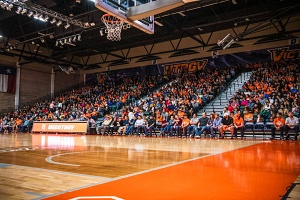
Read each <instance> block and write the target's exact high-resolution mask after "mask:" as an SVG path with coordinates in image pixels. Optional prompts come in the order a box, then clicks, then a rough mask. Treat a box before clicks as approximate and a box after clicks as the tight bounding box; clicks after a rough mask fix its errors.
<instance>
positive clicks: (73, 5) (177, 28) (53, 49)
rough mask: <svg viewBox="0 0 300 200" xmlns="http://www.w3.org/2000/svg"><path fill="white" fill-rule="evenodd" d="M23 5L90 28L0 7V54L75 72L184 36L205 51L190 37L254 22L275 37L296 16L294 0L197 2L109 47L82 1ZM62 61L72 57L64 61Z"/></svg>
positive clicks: (86, 0) (126, 33)
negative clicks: (150, 30)
mask: <svg viewBox="0 0 300 200" xmlns="http://www.w3.org/2000/svg"><path fill="white" fill-rule="evenodd" d="M235 2H236V3H235ZM26 4H27V5H28V6H31V5H34V4H35V5H40V6H43V7H45V8H48V9H49V10H52V11H55V12H57V13H60V14H62V15H65V16H67V17H70V18H72V19H76V20H78V21H80V22H82V23H86V22H89V23H94V24H95V25H94V26H89V27H87V28H82V27H79V26H75V25H71V27H70V28H68V29H65V28H64V24H62V25H61V26H60V27H57V26H56V25H55V24H51V23H49V22H42V21H39V20H37V19H34V18H29V17H27V15H20V14H17V13H16V12H15V11H16V10H17V7H15V8H13V9H12V11H7V10H6V9H2V8H1V7H0V35H3V39H2V45H1V46H2V47H3V48H2V50H0V54H4V55H18V56H20V57H21V56H22V57H23V58H25V60H27V61H28V62H31V61H38V62H44V63H55V62H59V63H65V64H73V65H74V66H76V67H77V68H81V67H82V68H83V65H82V64H79V63H78V62H77V61H75V60H74V59H73V58H74V57H80V58H82V57H89V56H92V55H96V54H101V53H106V54H108V55H109V54H113V53H112V52H114V51H116V50H122V49H130V48H133V47H138V46H143V45H149V44H154V43H159V42H164V41H167V40H174V39H179V38H183V37H191V38H193V39H194V40H195V41H197V42H198V43H199V45H201V46H205V45H207V43H205V42H204V41H202V40H199V39H198V37H195V35H201V34H205V33H212V32H214V31H219V30H224V29H228V28H232V27H235V26H246V25H250V24H253V23H258V22H268V23H277V26H278V33H280V34H282V33H284V32H285V26H286V24H284V23H282V21H281V19H287V18H288V17H291V16H296V15H299V14H300V8H299V1H297V0H236V1H234V0H233V1H232V0H223V1H222V0H202V1H199V2H193V3H189V4H185V5H184V6H181V7H178V8H176V9H173V10H170V11H167V12H165V13H162V14H159V15H157V16H155V20H156V21H158V22H159V23H160V24H161V25H162V26H161V25H157V24H155V33H154V34H153V35H149V34H146V33H144V32H142V31H140V30H138V29H136V28H134V27H131V28H129V29H126V30H122V40H121V41H118V42H114V41H109V40H107V38H106V37H105V35H103V36H101V35H100V34H99V30H100V29H102V28H104V27H105V26H104V24H103V23H102V22H101V16H102V15H103V14H104V13H103V12H102V11H100V10H98V9H97V8H95V6H94V3H93V2H92V1H90V0H81V1H80V3H77V2H76V0H32V1H30V2H29V1H28V2H26ZM286 21H287V22H288V20H286ZM76 34H81V41H76V42H74V45H63V46H60V45H57V46H56V42H57V39H61V38H64V37H68V36H73V35H76ZM243 34H251V31H250V30H249V31H248V32H247V31H246V32H245V33H241V34H239V39H240V40H242V38H243ZM77 39H78V38H76V40H77ZM0 42H1V40H0ZM29 44H30V45H36V46H37V48H27V47H28V46H29ZM10 45H11V46H12V45H13V48H14V49H12V50H10V51H9V49H7V47H9V46H10ZM41 49H43V51H42V50H41ZM45 49H46V51H45ZM45 52H46V53H45ZM67 56H68V57H71V58H70V59H68V60H66V57H67ZM118 57H119V58H118V59H121V58H122V56H121V57H120V56H118ZM124 57H125V55H124ZM85 69H86V67H85Z"/></svg>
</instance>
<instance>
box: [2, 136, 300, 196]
mask: <svg viewBox="0 0 300 200" xmlns="http://www.w3.org/2000/svg"><path fill="white" fill-rule="evenodd" d="M299 151H300V145H299V142H297V141H295V142H294V141H284V142H281V141H274V142H273V141H272V142H270V141H262V140H243V141H240V140H211V139H201V140H200V139H199V140H196V139H190V138H187V139H181V138H179V139H176V138H144V137H134V136H132V137H118V136H112V137H109V136H91V135H60V134H53V135H52V134H17V135H1V150H0V161H1V165H0V166H1V168H0V174H1V180H2V181H1V183H0V187H1V192H0V197H1V199H202V198H208V199H279V196H280V195H283V194H284V193H285V188H286V187H287V186H288V185H290V183H292V182H294V181H295V180H296V179H297V176H298V175H299V170H300V169H299V165H300V159H299V155H298V152H299Z"/></svg>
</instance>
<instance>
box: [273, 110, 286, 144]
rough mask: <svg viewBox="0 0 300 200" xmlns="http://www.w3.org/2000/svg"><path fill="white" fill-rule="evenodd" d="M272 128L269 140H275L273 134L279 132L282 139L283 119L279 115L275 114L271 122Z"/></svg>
mask: <svg viewBox="0 0 300 200" xmlns="http://www.w3.org/2000/svg"><path fill="white" fill-rule="evenodd" d="M273 124H274V126H273V127H272V128H271V133H272V136H271V138H270V139H271V140H274V139H275V132H276V131H280V139H283V130H284V119H283V117H281V114H280V113H277V114H276V118H275V119H274V121H273Z"/></svg>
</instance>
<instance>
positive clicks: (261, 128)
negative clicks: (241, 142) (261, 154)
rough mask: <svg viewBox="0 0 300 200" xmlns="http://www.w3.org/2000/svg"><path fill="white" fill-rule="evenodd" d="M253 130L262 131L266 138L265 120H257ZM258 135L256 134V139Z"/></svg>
mask: <svg viewBox="0 0 300 200" xmlns="http://www.w3.org/2000/svg"><path fill="white" fill-rule="evenodd" d="M253 131H254V132H256V131H262V134H263V139H265V124H264V123H263V122H257V123H256V124H255V125H254V127H253ZM256 135H257V133H256V134H255V136H254V138H255V139H256Z"/></svg>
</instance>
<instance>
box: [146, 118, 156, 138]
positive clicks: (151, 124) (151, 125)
mask: <svg viewBox="0 0 300 200" xmlns="http://www.w3.org/2000/svg"><path fill="white" fill-rule="evenodd" d="M155 125H156V120H155V119H154V117H153V116H152V115H150V118H149V120H148V124H147V126H144V131H145V134H146V137H147V136H149V132H150V136H151V137H152V132H153V131H154V129H155Z"/></svg>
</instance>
